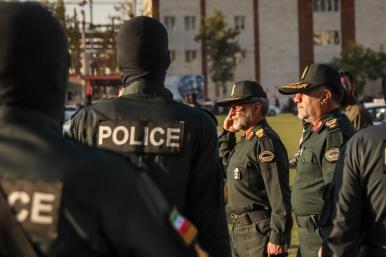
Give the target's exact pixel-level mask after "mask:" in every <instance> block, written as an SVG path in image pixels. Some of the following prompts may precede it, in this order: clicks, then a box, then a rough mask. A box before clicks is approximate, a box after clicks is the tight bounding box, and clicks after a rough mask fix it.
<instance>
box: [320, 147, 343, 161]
mask: <svg viewBox="0 0 386 257" xmlns="http://www.w3.org/2000/svg"><path fill="white" fill-rule="evenodd" d="M339 154H340V149H339V147H336V146H334V147H330V148H329V149H328V150H327V151H326V153H325V154H324V158H326V160H327V161H328V162H336V161H337V160H338V159H339Z"/></svg>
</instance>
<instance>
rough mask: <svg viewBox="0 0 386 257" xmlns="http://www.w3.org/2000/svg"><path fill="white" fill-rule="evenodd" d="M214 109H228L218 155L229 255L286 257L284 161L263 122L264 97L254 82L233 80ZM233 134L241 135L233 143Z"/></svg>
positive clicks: (288, 223) (288, 219) (282, 149)
mask: <svg viewBox="0 0 386 257" xmlns="http://www.w3.org/2000/svg"><path fill="white" fill-rule="evenodd" d="M217 104H218V105H219V106H230V111H229V114H228V116H227V117H226V119H225V121H224V132H223V134H222V135H221V136H220V139H219V151H220V156H221V158H222V161H223V164H224V165H225V166H224V167H226V173H227V183H226V184H227V187H228V190H229V193H228V205H229V208H230V211H231V217H232V220H233V227H232V231H231V245H232V255H233V256H234V257H252V256H253V257H263V256H273V255H275V256H276V255H277V256H281V255H286V254H287V248H288V244H289V232H290V231H291V226H292V220H291V204H290V189H289V176H288V156H287V150H286V149H285V147H284V145H283V143H282V142H281V140H280V138H279V136H278V135H277V134H276V133H275V131H273V129H272V128H271V127H270V126H269V125H268V123H267V121H266V115H267V112H268V106H269V102H268V99H267V95H266V93H265V92H264V90H263V89H262V87H261V86H260V85H259V84H258V83H256V82H254V81H239V82H237V83H235V84H234V85H233V88H232V93H231V96H230V97H229V98H227V99H224V100H222V101H219V102H218V103H217ZM239 130H241V131H242V132H243V136H242V139H241V141H239V142H238V143H237V144H236V138H235V132H236V131H239Z"/></svg>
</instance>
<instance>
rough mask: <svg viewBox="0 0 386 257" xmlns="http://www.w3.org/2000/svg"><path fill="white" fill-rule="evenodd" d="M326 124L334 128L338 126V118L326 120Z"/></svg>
mask: <svg viewBox="0 0 386 257" xmlns="http://www.w3.org/2000/svg"><path fill="white" fill-rule="evenodd" d="M326 126H327V127H328V128H329V129H333V128H336V127H337V126H338V120H337V119H332V120H329V121H326Z"/></svg>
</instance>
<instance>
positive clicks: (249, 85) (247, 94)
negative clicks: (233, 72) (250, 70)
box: [216, 80, 267, 106]
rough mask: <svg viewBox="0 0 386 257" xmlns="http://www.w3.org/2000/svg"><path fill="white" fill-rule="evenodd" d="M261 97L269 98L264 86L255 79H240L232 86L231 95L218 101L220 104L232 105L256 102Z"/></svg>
mask: <svg viewBox="0 0 386 257" xmlns="http://www.w3.org/2000/svg"><path fill="white" fill-rule="evenodd" d="M259 98H267V94H266V93H265V92H264V90H263V88H262V87H261V86H260V85H259V84H258V83H257V82H255V81H250V80H243V81H238V82H236V83H235V84H234V85H233V86H232V90H231V96H230V97H228V98H225V99H222V100H220V101H217V103H216V104H217V105H218V106H231V105H234V104H246V103H253V102H256V101H257V100H258V99H259Z"/></svg>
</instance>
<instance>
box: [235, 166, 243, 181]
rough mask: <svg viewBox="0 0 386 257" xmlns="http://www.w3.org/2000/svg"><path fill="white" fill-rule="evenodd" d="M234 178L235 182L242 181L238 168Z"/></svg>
mask: <svg viewBox="0 0 386 257" xmlns="http://www.w3.org/2000/svg"><path fill="white" fill-rule="evenodd" d="M233 178H234V179H235V180H239V179H241V174H240V170H239V168H236V169H235V170H234V171H233Z"/></svg>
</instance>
